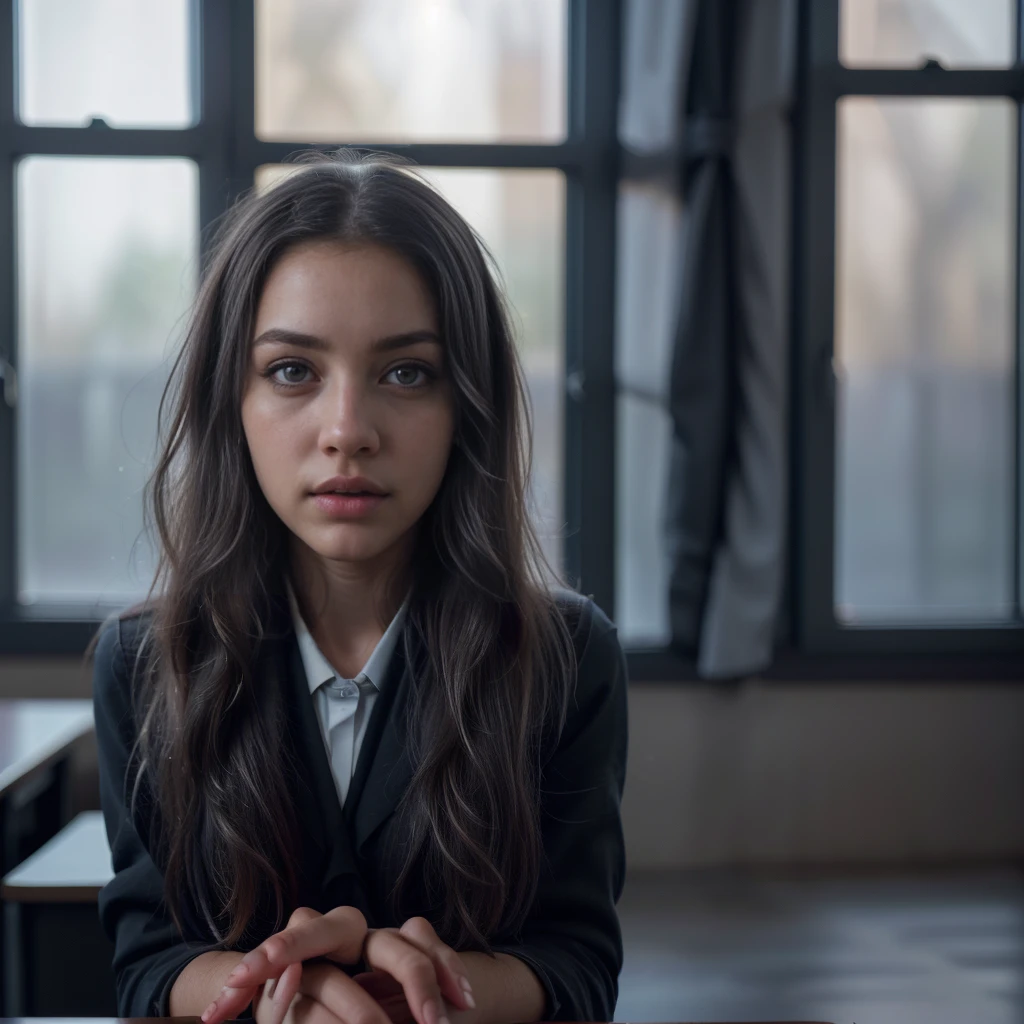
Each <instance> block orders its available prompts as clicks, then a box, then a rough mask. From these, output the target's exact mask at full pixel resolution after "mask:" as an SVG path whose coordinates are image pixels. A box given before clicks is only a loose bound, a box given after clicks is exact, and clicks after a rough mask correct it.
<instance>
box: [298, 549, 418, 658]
mask: <svg viewBox="0 0 1024 1024" xmlns="http://www.w3.org/2000/svg"><path fill="white" fill-rule="evenodd" d="M291 555H292V557H291V565H290V571H289V577H290V581H291V585H292V590H293V591H294V593H295V599H296V601H297V602H298V605H299V610H300V612H301V613H302V618H303V620H304V621H305V623H306V626H307V627H308V629H309V631H310V633H311V635H312V636H313V639H314V640H316V642H317V644H318V646H320V648H321V650H322V651H323V652H324V654H325V655H327V656H328V657H331V656H332V655H333V657H334V658H336V659H337V660H338V661H359V660H360V658H363V657H369V653H370V651H372V650H373V648H374V646H375V645H376V643H377V641H379V640H380V638H381V636H382V635H383V634H384V630H385V629H387V627H388V624H389V623H390V622H391V620H392V619H393V618H394V616H395V613H396V612H397V611H398V609H399V607H401V603H402V600H403V599H404V597H405V595H406V593H407V592H408V589H409V586H410V584H411V582H412V573H411V559H410V555H409V552H408V550H407V549H406V548H398V547H396V549H394V550H389V551H385V552H382V553H381V555H380V556H378V557H377V558H375V559H372V560H368V561H361V562H345V561H338V560H333V559H326V558H322V557H321V556H320V555H318V554H317V553H316V552H314V551H312V550H311V549H310V548H308V547H306V546H305V545H301V544H298V543H294V544H293V546H292V552H291ZM360 664H361V662H360ZM336 667H340V666H336Z"/></svg>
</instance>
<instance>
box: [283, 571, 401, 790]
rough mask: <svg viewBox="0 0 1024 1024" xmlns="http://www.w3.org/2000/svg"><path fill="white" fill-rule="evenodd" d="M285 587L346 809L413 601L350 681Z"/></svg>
mask: <svg viewBox="0 0 1024 1024" xmlns="http://www.w3.org/2000/svg"><path fill="white" fill-rule="evenodd" d="M285 583H286V586H287V588H288V603H289V605H290V606H291V610H292V623H293V625H294V626H295V636H296V639H297V640H298V643H299V653H300V654H301V655H302V665H303V667H304V668H305V670H306V680H307V682H308V683H309V692H310V695H311V697H312V698H313V700H314V702H315V706H316V715H317V719H318V720H319V722H320V732H321V734H322V735H323V738H324V746H325V747H326V749H327V757H328V760H329V761H330V762H331V773H332V774H333V775H334V782H335V787H336V789H337V790H338V800H339V801H340V802H341V805H342V806H344V805H345V797H346V796H347V795H348V789H349V785H350V784H351V782H352V773H353V772H354V770H355V765H356V759H357V758H358V757H359V748H360V746H362V742H363V736H364V735H365V734H366V723H367V722H368V721H369V719H370V711H371V710H372V708H373V704H374V701H375V700H376V699H377V694H378V693H379V692H380V687H381V686H382V685H383V684H384V677H385V673H386V672H387V667H388V663H389V662H390V661H391V655H392V654H393V653H394V649H395V644H396V643H397V642H398V637H399V635H400V633H401V631H402V622H403V621H404V619H405V612H406V608H407V607H408V604H409V598H408V596H407V597H406V599H405V600H404V601H403V602H402V606H401V607H400V608H399V609H398V611H397V612H396V613H395V617H394V618H393V619H392V620H391V622H390V624H389V625H388V628H387V629H386V630H385V631H384V635H383V636H382V637H381V638H380V640H379V641H378V642H377V646H376V647H375V648H374V649H373V653H372V654H371V655H370V657H369V658H368V659H367V660H366V664H365V665H363V667H362V669H361V670H360V672H359V673H358V675H356V677H355V678H354V679H346V678H345V677H344V676H342V675H341V673H340V672H338V671H337V670H336V669H335V668H334V667H333V666H332V665H331V663H330V662H329V661H328V660H327V658H326V657H324V654H323V652H322V651H321V650H320V648H319V647H318V646H317V643H316V641H315V640H314V639H313V637H312V635H311V634H310V632H309V628H308V627H307V625H306V623H305V621H304V619H303V618H302V614H301V612H300V611H299V605H298V602H297V601H296V599H295V593H294V591H293V590H292V587H291V583H290V582H288V581H287V580H286V581H285Z"/></svg>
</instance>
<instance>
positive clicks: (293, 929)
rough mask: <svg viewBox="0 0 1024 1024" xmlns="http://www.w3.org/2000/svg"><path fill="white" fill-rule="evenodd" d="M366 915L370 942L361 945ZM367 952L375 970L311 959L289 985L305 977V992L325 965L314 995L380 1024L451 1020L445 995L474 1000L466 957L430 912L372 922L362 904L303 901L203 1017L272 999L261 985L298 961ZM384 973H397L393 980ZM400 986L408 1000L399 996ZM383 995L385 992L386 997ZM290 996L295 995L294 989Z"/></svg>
mask: <svg viewBox="0 0 1024 1024" xmlns="http://www.w3.org/2000/svg"><path fill="white" fill-rule="evenodd" d="M359 922H362V930H363V933H364V936H365V941H360V942H358V944H357V939H358V936H359V927H358V925H359ZM360 954H361V955H362V958H363V960H364V961H365V963H366V965H367V966H368V967H369V968H370V969H371V970H370V971H369V972H366V973H364V974H361V975H359V976H358V978H359V981H358V982H357V981H356V979H353V978H349V977H348V976H347V975H346V974H345V973H344V972H342V971H337V970H334V969H333V968H330V965H306V968H305V969H304V970H303V971H302V974H301V975H299V976H298V977H294V976H289V978H288V979H287V984H288V985H289V986H290V985H292V984H297V985H298V986H299V987H300V988H301V989H302V990H303V991H305V988H306V973H307V971H309V970H310V969H311V968H318V970H316V972H315V973H316V975H317V979H318V980H317V985H318V994H315V995H314V994H313V993H309V994H311V995H314V997H315V998H316V999H317V1000H318V1001H320V1002H322V1003H323V1006H324V1007H325V1008H326V1009H328V1010H329V1011H330V1012H331V1013H333V1014H335V1015H336V1016H338V1017H339V1018H341V1019H342V1020H351V1019H352V1018H353V1015H358V1017H359V1019H360V1020H366V1021H367V1022H374V1024H407V1022H408V1021H409V1020H410V1018H411V1021H414V1022H415V1024H447V1017H446V1009H445V1000H447V1001H448V1002H449V1003H451V1004H452V1005H454V1006H455V1007H456V1008H457V1009H460V1010H465V1009H472V1008H473V1007H474V1002H473V996H472V989H471V986H470V983H469V979H468V978H467V977H466V968H465V965H464V964H463V962H462V959H461V957H460V956H459V955H458V953H456V952H455V951H454V950H453V949H452V948H451V947H450V946H447V945H445V944H444V943H443V942H442V941H441V940H440V939H439V938H438V937H437V933H436V932H435V931H434V929H433V927H431V925H430V922H429V921H427V920H426V919H425V918H422V917H414V918H410V919H409V920H408V921H406V922H405V924H403V925H402V927H401V928H375V929H366V926H365V919H364V918H363V916H362V914H360V913H359V911H358V910H356V909H355V908H354V907H337V908H335V909H334V910H331V911H328V913H327V914H318V913H317V912H316V911H315V910H312V909H310V908H309V907H300V908H299V909H298V910H296V911H295V913H294V914H292V916H291V918H289V921H288V927H287V928H285V929H284V931H281V932H277V933H276V934H274V935H271V936H270V937H269V938H268V939H266V940H265V941H264V942H262V943H261V944H260V945H259V946H257V947H256V948H255V949H254V950H252V951H251V952H250V953H247V954H246V956H245V957H244V958H243V960H242V962H241V963H240V964H239V965H238V966H237V967H236V968H235V970H234V971H233V972H232V973H231V975H229V977H228V981H229V982H230V983H231V984H230V985H229V986H225V989H224V992H223V994H222V995H221V996H220V997H219V998H218V999H217V1000H216V1001H215V1002H214V1003H213V1004H211V1006H210V1007H208V1008H207V1010H206V1012H205V1013H204V1014H203V1020H204V1021H205V1022H206V1024H221V1022H222V1021H223V1020H225V1019H227V1018H228V1017H231V1016H234V1015H237V1014H238V1013H239V1012H241V1010H243V1009H244V1008H245V1007H246V1006H247V1005H248V1003H249V1001H250V1000H252V999H255V998H256V997H257V995H260V998H261V999H262V998H264V997H265V996H266V992H264V993H262V995H261V994H260V993H259V987H260V986H261V985H264V983H266V982H268V981H269V980H271V979H274V978H281V981H278V982H277V985H278V986H281V985H282V983H284V981H285V975H284V971H285V969H286V968H288V967H289V966H290V965H293V964H299V965H300V967H301V961H303V960H308V959H311V958H313V957H318V956H325V957H327V958H328V959H331V960H336V961H338V962H340V963H356V962H357V961H358V960H359V958H360ZM321 967H326V968H327V970H328V974H329V979H328V980H329V982H330V984H327V983H320V981H319V979H320V978H321V977H322V976H323V971H322V970H319V968H321ZM382 975H386V976H389V978H390V981H388V980H386V979H385V978H384V977H382ZM396 985H397V986H398V987H397V988H396ZM399 988H400V991H401V996H402V998H403V999H404V1004H405V1005H404V1006H403V1005H402V1000H401V999H399V998H398V992H399ZM282 993H283V994H288V989H282ZM375 994H376V995H379V996H381V997H382V1001H381V1002H378V1001H377V1000H376V998H374V996H375ZM288 998H289V999H291V998H293V996H292V995H290V994H288ZM385 1007H386V1009H387V1011H388V1012H387V1013H386V1012H385ZM255 1012H256V1010H255V1004H254V1014H255ZM391 1013H394V1014H395V1016H394V1017H392V1016H391ZM269 1024H280V1021H279V1020H276V1019H275V1020H273V1021H272V1022H269Z"/></svg>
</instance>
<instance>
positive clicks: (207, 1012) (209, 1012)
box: [202, 1002, 217, 1020]
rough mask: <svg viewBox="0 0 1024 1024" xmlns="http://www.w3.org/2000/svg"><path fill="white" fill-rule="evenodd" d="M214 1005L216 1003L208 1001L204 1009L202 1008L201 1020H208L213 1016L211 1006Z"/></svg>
mask: <svg viewBox="0 0 1024 1024" xmlns="http://www.w3.org/2000/svg"><path fill="white" fill-rule="evenodd" d="M216 1005H217V1004H216V1003H215V1002H213V1003H210V1005H209V1006H208V1007H207V1008H206V1009H205V1010H203V1017H202V1019H203V1020H209V1019H210V1018H211V1017H212V1016H213V1008H214V1007H215V1006H216Z"/></svg>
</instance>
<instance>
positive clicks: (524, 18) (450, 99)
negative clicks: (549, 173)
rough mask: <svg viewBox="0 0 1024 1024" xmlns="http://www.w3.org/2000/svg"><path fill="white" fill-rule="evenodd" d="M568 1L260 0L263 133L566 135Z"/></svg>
mask: <svg viewBox="0 0 1024 1024" xmlns="http://www.w3.org/2000/svg"><path fill="white" fill-rule="evenodd" d="M565 52H566V0H256V133H257V134H258V135H260V136H261V137H262V138H266V139H294V140H302V141H308V142H313V141H317V142H319V141H342V142H344V141H352V140H357V141H364V140H365V141H380V142H384V141H389V140H395V139H398V140H411V139H416V140H423V139H435V140H444V141H449V142H451V141H468V140H472V141H478V142H480V141H483V142H487V141H495V140H502V141H515V140H525V139H530V140H534V141H550V142H557V141H560V140H561V139H563V138H564V137H565V107H566V86H565V77H566V72H565Z"/></svg>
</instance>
